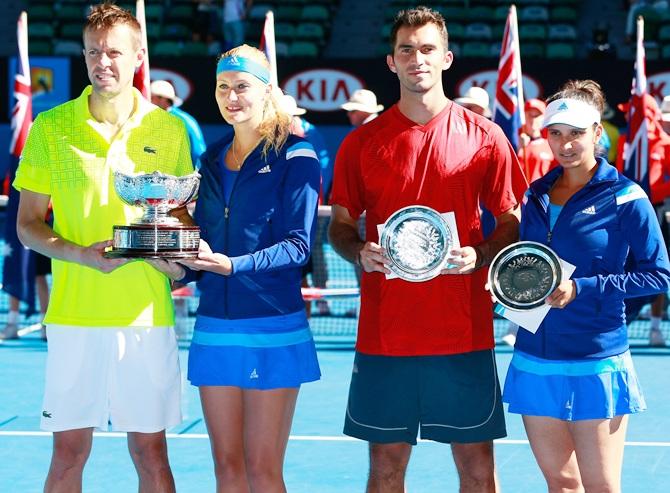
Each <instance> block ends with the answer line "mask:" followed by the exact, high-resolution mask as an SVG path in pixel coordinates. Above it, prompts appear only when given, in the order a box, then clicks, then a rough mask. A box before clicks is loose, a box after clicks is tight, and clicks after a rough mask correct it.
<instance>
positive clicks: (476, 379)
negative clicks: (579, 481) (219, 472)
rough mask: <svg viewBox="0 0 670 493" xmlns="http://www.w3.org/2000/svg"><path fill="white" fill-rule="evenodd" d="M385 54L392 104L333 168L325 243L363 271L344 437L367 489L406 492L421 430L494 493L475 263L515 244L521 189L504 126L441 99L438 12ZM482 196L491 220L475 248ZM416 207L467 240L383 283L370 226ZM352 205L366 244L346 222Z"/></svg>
mask: <svg viewBox="0 0 670 493" xmlns="http://www.w3.org/2000/svg"><path fill="white" fill-rule="evenodd" d="M391 47H392V51H391V52H392V54H391V55H388V56H387V64H388V67H389V69H390V70H391V71H392V72H394V73H395V74H396V75H397V77H398V80H399V82H400V101H399V102H398V103H397V104H396V105H394V106H393V107H391V108H390V109H389V110H388V111H386V112H384V113H383V114H381V115H380V116H379V117H378V118H377V119H375V120H373V121H372V122H370V123H368V124H367V125H363V126H362V127H360V128H358V129H356V130H354V131H353V132H351V133H350V134H349V135H348V136H347V137H346V138H345V140H344V142H343V143H342V146H341V147H340V150H339V152H338V155H337V159H336V164H335V179H334V187H333V194H332V201H331V203H332V204H333V213H332V218H331V223H330V231H329V234H330V241H331V244H332V245H333V247H334V248H335V250H336V251H337V252H338V253H339V254H340V255H342V256H343V257H344V258H345V259H347V260H349V261H350V262H352V263H355V264H357V265H360V266H361V267H362V269H363V271H364V274H363V279H362V283H361V313H360V320H359V328H358V340H357V344H356V358H355V362H354V368H353V374H352V381H351V387H350V393H349V402H348V405H347V412H346V421H345V429H344V432H345V433H346V434H348V435H351V436H355V437H358V438H361V439H364V440H367V441H368V442H370V462H371V463H370V477H369V480H368V491H370V492H373V491H374V492H377V491H384V492H396V491H397V492H402V491H403V483H404V475H405V470H406V467H407V464H408V461H409V456H410V453H411V446H412V445H413V444H415V443H416V436H417V433H418V431H419V429H420V432H421V437H422V438H427V439H431V440H435V441H439V442H444V443H451V447H452V452H453V456H454V461H455V463H456V467H457V469H458V473H459V477H460V481H461V490H460V491H462V492H492V491H495V474H494V467H493V445H492V440H493V439H494V438H499V437H503V436H505V433H506V432H505V424H504V418H503V411H502V406H501V404H500V394H499V386H498V381H497V375H496V369H495V355H494V352H493V345H494V341H493V318H492V304H491V299H490V296H489V294H488V293H487V292H486V291H485V289H484V284H485V281H486V275H487V269H485V268H482V267H483V266H485V265H487V264H488V263H489V262H490V261H491V260H492V259H493V257H494V256H495V254H496V253H497V252H498V251H500V250H501V249H502V248H503V247H505V246H506V245H508V244H510V243H512V242H513V241H515V240H516V239H517V238H518V223H519V212H518V210H519V209H518V206H519V203H520V201H521V198H522V196H523V193H524V191H525V190H526V188H527V183H526V180H525V178H524V176H523V172H522V170H521V168H520V166H519V163H518V160H517V157H516V155H515V153H514V149H513V148H512V147H511V145H510V144H509V142H508V141H507V139H506V138H505V136H504V135H503V133H502V130H501V129H500V128H499V127H498V126H497V125H495V124H493V123H491V122H489V121H488V120H486V119H485V118H483V117H481V116H479V115H476V114H475V113H473V112H471V111H469V110H466V109H464V108H462V107H460V106H458V105H456V104H454V103H453V102H452V101H450V100H449V99H447V97H446V96H445V94H444V89H443V86H442V72H443V71H445V70H447V69H448V68H449V67H450V66H451V63H452V60H453V54H452V53H451V52H450V51H448V47H447V31H446V26H445V24H444V19H443V18H442V16H441V15H440V14H439V13H437V12H435V11H433V10H431V9H428V8H426V7H419V8H416V9H411V10H407V11H402V12H400V13H399V14H398V16H397V18H396V21H395V24H394V26H393V29H392V31H391ZM480 201H481V203H482V204H483V205H484V206H485V207H486V208H487V209H488V210H490V211H491V212H492V213H493V215H494V216H495V218H496V228H495V230H494V231H493V233H492V234H491V235H490V236H489V237H488V238H487V240H486V241H484V240H483V235H482V230H481V221H480V208H479V203H480ZM417 204H418V205H424V206H428V207H432V208H433V209H435V210H437V211H439V212H441V213H444V212H450V211H453V212H454V214H455V220H456V225H457V229H458V235H459V239H460V243H461V245H465V246H463V247H462V248H458V249H454V250H452V252H451V254H452V257H451V258H450V264H451V265H450V267H449V268H448V269H445V270H443V271H442V274H443V275H440V276H437V277H436V278H434V279H432V280H429V281H425V282H408V281H405V280H402V279H386V277H385V274H387V273H390V270H389V268H388V265H389V260H388V257H387V256H386V255H385V252H384V250H383V249H382V248H381V247H380V245H379V244H378V241H379V240H378V233H377V228H376V226H377V225H378V224H383V223H384V222H385V221H386V220H387V218H388V217H389V216H390V215H391V214H393V213H394V212H395V211H397V210H398V209H400V208H403V207H405V206H409V205H417ZM363 211H366V214H367V216H366V217H367V225H366V238H367V240H368V241H366V242H364V241H363V240H361V239H360V236H359V234H358V229H357V225H356V220H357V219H358V217H359V216H360V215H361V214H362V213H363Z"/></svg>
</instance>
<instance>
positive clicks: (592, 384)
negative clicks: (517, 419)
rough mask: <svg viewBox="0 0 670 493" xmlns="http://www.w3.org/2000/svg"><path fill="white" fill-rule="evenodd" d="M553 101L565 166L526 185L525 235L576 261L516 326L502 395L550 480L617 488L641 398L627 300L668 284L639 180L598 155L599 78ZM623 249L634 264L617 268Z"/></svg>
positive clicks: (564, 487) (552, 126)
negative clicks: (536, 310) (529, 318)
mask: <svg viewBox="0 0 670 493" xmlns="http://www.w3.org/2000/svg"><path fill="white" fill-rule="evenodd" d="M548 101H549V105H548V106H547V112H546V115H545V119H544V123H543V126H544V127H545V128H547V129H548V137H547V138H548V140H549V145H550V146H551V149H552V151H553V153H554V156H555V157H556V160H557V161H558V162H559V164H560V167H558V168H555V169H553V170H551V171H550V172H549V173H548V174H547V175H545V176H544V177H542V178H540V179H539V180H537V181H536V182H534V183H532V184H531V186H530V189H529V193H528V194H527V200H525V201H524V205H523V210H522V213H521V228H520V234H521V239H522V240H531V241H536V242H539V243H543V244H550V245H551V248H552V249H553V250H554V251H556V253H557V254H558V256H559V257H560V258H562V259H564V260H565V261H567V262H569V263H571V264H573V265H575V266H576V270H575V271H574V274H573V275H572V277H571V278H570V279H563V280H562V281H561V282H560V284H559V285H558V287H557V288H556V290H554V292H553V293H551V294H550V295H549V297H548V298H547V300H546V303H547V304H548V305H549V306H550V307H551V309H550V310H549V313H548V314H547V316H546V317H545V319H544V320H543V322H542V324H541V325H540V327H539V329H538V330H537V332H536V333H531V332H529V331H527V330H525V329H523V328H521V329H519V333H518V335H517V340H516V345H515V347H514V356H513V358H512V362H511V363H510V367H509V370H508V373H507V378H506V381H505V390H504V393H503V400H504V401H505V402H507V403H509V412H511V413H517V414H521V415H523V422H524V426H525V428H526V433H527V434H528V439H529V441H530V444H531V449H532V450H533V454H534V455H535V458H536V460H537V462H538V465H539V466H540V469H541V470H542V473H543V475H544V477H545V480H546V481H547V487H548V490H549V491H585V490H586V491H612V492H613V491H621V485H620V481H621V466H622V461H623V450H624V439H625V435H626V425H627V422H628V419H627V417H628V415H629V414H633V413H637V412H640V411H642V410H644V409H645V407H646V406H645V402H644V397H643V396H642V392H641V389H640V387H639V385H638V381H637V376H636V373H635V368H634V367H633V362H632V359H631V356H630V351H629V348H628V336H627V329H626V322H625V317H624V303H623V299H624V298H625V297H633V296H641V295H646V294H650V293H658V292H661V291H667V290H668V288H670V264H669V263H668V254H667V250H666V248H665V245H664V244H663V238H662V236H661V231H660V229H659V226H658V222H657V221H656V217H655V213H654V209H653V207H652V206H651V204H650V202H649V200H648V199H647V197H646V195H645V193H644V191H643V190H642V188H641V187H640V186H639V185H637V184H635V183H633V182H632V181H631V180H629V179H627V178H626V177H624V176H623V175H621V174H619V173H618V172H617V170H616V169H615V168H614V167H612V166H611V165H610V164H608V163H607V161H606V160H605V159H604V158H602V157H599V156H597V154H596V147H597V142H598V140H599V138H600V134H601V133H602V131H603V129H602V126H601V125H600V115H601V112H602V110H603V105H604V96H603V94H602V91H601V89H600V86H599V85H598V84H597V83H595V82H593V81H590V80H586V81H570V82H568V83H566V84H565V85H564V86H563V87H562V88H561V89H560V91H559V92H558V93H556V94H555V95H553V96H552V97H551V98H549V100H548ZM587 211H588V212H587ZM585 213H586V214H588V217H589V219H588V220H585V219H584V218H585ZM629 250H630V251H631V252H632V253H633V255H634V256H635V258H636V259H637V260H638V265H639V267H638V270H636V271H626V270H625V268H624V264H625V262H626V256H627V254H628V252H629Z"/></svg>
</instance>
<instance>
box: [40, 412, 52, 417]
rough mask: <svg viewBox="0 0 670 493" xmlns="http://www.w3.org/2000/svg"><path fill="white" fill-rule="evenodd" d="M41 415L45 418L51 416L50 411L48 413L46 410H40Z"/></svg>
mask: <svg viewBox="0 0 670 493" xmlns="http://www.w3.org/2000/svg"><path fill="white" fill-rule="evenodd" d="M42 416H44V417H45V418H50V417H51V413H48V412H46V411H42Z"/></svg>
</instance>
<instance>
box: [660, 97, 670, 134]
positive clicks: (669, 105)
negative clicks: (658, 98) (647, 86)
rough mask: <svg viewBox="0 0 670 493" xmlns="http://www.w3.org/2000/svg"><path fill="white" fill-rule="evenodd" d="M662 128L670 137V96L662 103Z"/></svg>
mask: <svg viewBox="0 0 670 493" xmlns="http://www.w3.org/2000/svg"><path fill="white" fill-rule="evenodd" d="M661 127H662V128H663V131H664V132H665V133H666V134H669V135H670V95H668V96H665V97H664V98H663V102H662V103H661Z"/></svg>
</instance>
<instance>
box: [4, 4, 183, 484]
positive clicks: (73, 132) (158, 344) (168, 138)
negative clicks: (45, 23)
mask: <svg viewBox="0 0 670 493" xmlns="http://www.w3.org/2000/svg"><path fill="white" fill-rule="evenodd" d="M140 32H141V31H140V25H139V23H138V22H137V20H136V19H135V18H134V17H133V16H132V14H130V12H128V11H126V10H123V9H121V8H119V7H116V6H114V5H109V4H103V5H98V6H94V7H92V8H91V12H90V14H89V16H88V18H87V22H86V25H85V27H84V57H85V61H86V68H87V71H88V77H89V80H90V81H91V86H89V87H87V88H86V89H85V90H84V92H83V93H82V94H81V96H79V97H78V98H77V99H74V100H72V101H69V102H67V103H64V104H62V105H60V106H58V107H56V108H53V109H52V110H49V111H46V112H43V113H42V114H40V115H39V116H38V117H37V119H36V120H35V123H34V124H33V127H32V129H31V131H30V134H29V136H28V140H27V142H26V145H25V149H24V151H23V155H22V157H21V163H20V165H19V169H18V172H17V175H16V180H15V181H14V186H15V187H16V188H17V189H18V190H20V192H21V199H20V203H19V213H18V226H17V227H18V234H19V238H20V239H21V241H22V242H23V243H24V244H25V245H26V246H28V247H29V248H31V249H33V250H35V251H38V252H40V253H42V254H44V255H47V256H49V257H51V258H52V259H53V294H52V298H51V303H50V304H49V308H48V310H47V314H46V317H45V324H46V325H47V335H48V338H49V351H48V356H47V368H46V370H47V375H46V386H45V387H46V388H45V396H44V407H43V412H42V423H41V425H42V428H43V429H45V430H49V431H53V432H54V434H53V436H54V447H53V456H52V460H51V467H50V469H49V475H48V477H47V480H46V485H45V491H46V492H60V491H81V487H82V473H83V468H84V464H85V462H86V459H87V458H88V455H89V453H90V449H91V441H92V432H93V429H94V428H107V425H108V422H111V423H112V428H113V429H115V430H119V431H127V432H128V445H129V450H130V455H131V457H132V459H133V462H134V463H135V467H136V469H137V471H138V475H139V489H140V491H147V492H154V491H156V492H158V491H160V492H173V491H174V480H173V478H172V473H171V471H170V466H169V464H168V460H167V447H166V441H165V429H166V428H167V427H170V426H174V425H176V424H178V423H179V422H180V421H181V412H180V407H179V402H180V393H181V389H180V372H179V361H178V354H177V353H178V351H177V347H176V338H175V335H174V331H173V328H172V326H173V325H174V313H173V308H172V304H171V299H170V278H181V277H182V276H183V269H182V268H181V267H180V266H179V265H178V264H168V263H167V262H160V263H159V262H152V263H151V264H149V263H148V262H145V261H141V260H128V259H108V258H105V257H104V256H103V253H104V250H105V248H107V247H108V246H110V245H111V241H110V240H109V238H110V237H111V233H112V227H113V225H114V224H127V223H130V222H132V221H133V220H135V219H137V218H138V217H139V216H140V215H141V210H140V208H138V207H132V206H128V205H125V204H124V203H123V202H122V201H121V199H120V198H119V197H118V196H117V194H116V193H115V191H114V185H113V171H114V170H120V171H123V172H125V173H140V172H152V171H155V170H158V171H161V172H164V173H169V174H174V175H184V174H188V173H190V172H192V169H193V168H192V164H191V158H190V149H189V144H188V137H187V134H186V131H185V128H184V126H183V124H182V123H181V121H180V120H178V119H177V118H175V117H173V116H171V115H169V114H167V113H165V112H164V111H161V110H159V109H158V108H157V107H156V106H154V105H152V104H151V103H149V102H148V101H146V100H145V99H143V98H142V96H141V95H140V93H139V92H138V91H137V90H135V89H134V88H133V85H132V84H133V74H134V72H135V69H136V68H137V67H139V66H140V64H141V63H142V61H143V58H144V56H145V54H144V50H143V49H142V47H141V42H140V39H141V38H140ZM49 200H51V201H52V203H53V213H54V226H53V228H51V227H49V226H48V225H47V224H45V223H44V216H45V214H46V210H47V206H48V204H49ZM159 269H160V270H161V271H164V272H161V271H159Z"/></svg>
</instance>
